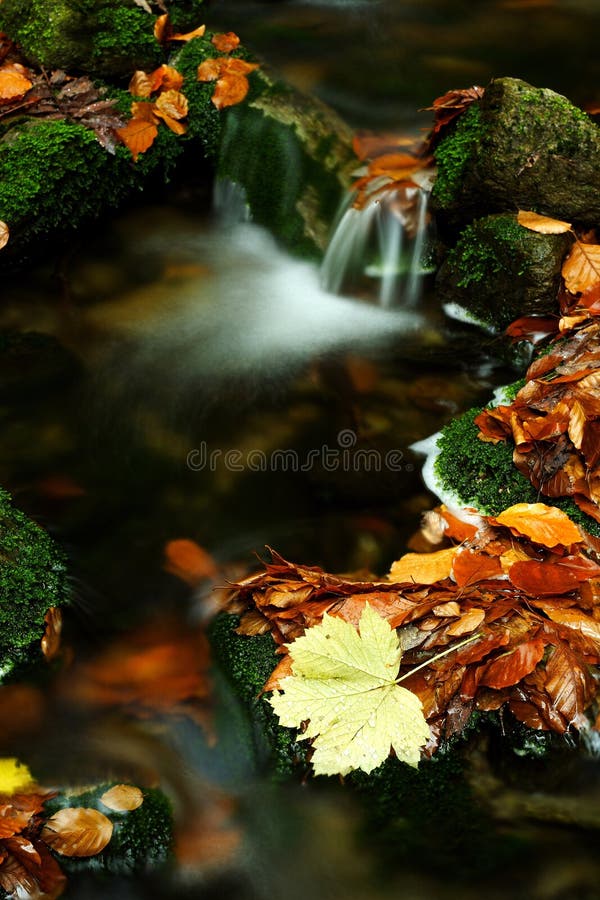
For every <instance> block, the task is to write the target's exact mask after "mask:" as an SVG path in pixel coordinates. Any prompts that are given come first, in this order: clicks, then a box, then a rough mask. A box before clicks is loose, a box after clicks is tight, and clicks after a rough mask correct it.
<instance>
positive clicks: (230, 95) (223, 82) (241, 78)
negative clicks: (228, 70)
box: [211, 75, 250, 109]
mask: <svg viewBox="0 0 600 900" xmlns="http://www.w3.org/2000/svg"><path fill="white" fill-rule="evenodd" d="M249 88H250V84H249V82H248V79H247V78H246V76H245V75H223V76H221V78H219V80H218V81H217V86H216V87H215V89H214V92H213V95H212V98H211V100H212V102H213V105H214V106H216V108H217V109H225V107H227V106H235V104H236V103H241V102H242V100H243V99H244V98H245V97H246V94H247V93H248V90H249Z"/></svg>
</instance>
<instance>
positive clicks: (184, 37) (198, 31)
mask: <svg viewBox="0 0 600 900" xmlns="http://www.w3.org/2000/svg"><path fill="white" fill-rule="evenodd" d="M205 31H206V25H199V26H198V28H194V30H193V31H187V32H186V33H185V34H179V33H178V34H171V35H169V38H168V39H169V40H170V41H191V40H193V39H194V38H197V37H202V36H203V34H204V32H205Z"/></svg>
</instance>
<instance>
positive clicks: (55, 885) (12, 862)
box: [0, 838, 67, 900]
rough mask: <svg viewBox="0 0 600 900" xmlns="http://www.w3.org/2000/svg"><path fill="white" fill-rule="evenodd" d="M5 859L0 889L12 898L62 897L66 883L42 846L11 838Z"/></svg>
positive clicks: (45, 899) (46, 899) (51, 899)
mask: <svg viewBox="0 0 600 900" xmlns="http://www.w3.org/2000/svg"><path fill="white" fill-rule="evenodd" d="M5 847H6V850H7V855H6V857H5V859H4V860H3V861H2V864H1V865H0V887H1V888H2V889H3V890H4V891H6V893H7V894H8V895H9V896H11V897H15V898H17V897H18V898H22V900H28V898H32V900H33V898H35V900H55V898H56V897H60V895H61V894H62V893H63V891H64V889H65V887H66V884H67V879H66V876H65V875H64V873H63V872H62V871H61V869H60V866H59V865H58V863H57V862H56V860H55V859H54V858H53V857H52V855H51V854H50V853H49V852H48V850H47V848H46V847H45V846H44V844H43V843H42V842H41V841H39V840H36V841H35V842H32V841H28V840H24V839H20V838H10V839H8V840H7V841H5Z"/></svg>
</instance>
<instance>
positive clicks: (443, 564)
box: [388, 547, 456, 584]
mask: <svg viewBox="0 0 600 900" xmlns="http://www.w3.org/2000/svg"><path fill="white" fill-rule="evenodd" d="M455 556H456V548H455V547H448V548H447V549H445V550H436V551H435V553H405V554H404V556H402V557H401V558H400V559H398V560H397V561H396V562H395V563H392V568H391V569H390V574H389V575H388V578H389V579H390V581H394V582H396V583H397V584H402V583H405V582H406V583H410V582H412V583H417V584H435V583H436V582H437V581H443V579H444V578H449V577H450V573H451V572H452V564H453V562H454V557H455Z"/></svg>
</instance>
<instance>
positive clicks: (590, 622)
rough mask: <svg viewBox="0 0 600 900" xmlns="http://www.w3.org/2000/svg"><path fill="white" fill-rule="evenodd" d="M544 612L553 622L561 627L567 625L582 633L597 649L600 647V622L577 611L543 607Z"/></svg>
mask: <svg viewBox="0 0 600 900" xmlns="http://www.w3.org/2000/svg"><path fill="white" fill-rule="evenodd" d="M536 606H537V604H536ZM543 610H544V612H545V613H546V615H547V616H548V618H549V619H552V621H553V622H558V624H559V625H566V626H567V628H572V629H573V630H575V631H580V632H581V634H583V635H585V637H587V638H590V640H592V641H593V642H594V644H595V645H596V646H597V647H600V622H596V620H595V619H592V618H591V617H590V616H586V615H585V613H582V612H580V611H579V610H577V609H553V608H551V607H549V606H546V605H543Z"/></svg>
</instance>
